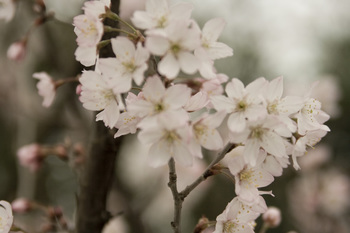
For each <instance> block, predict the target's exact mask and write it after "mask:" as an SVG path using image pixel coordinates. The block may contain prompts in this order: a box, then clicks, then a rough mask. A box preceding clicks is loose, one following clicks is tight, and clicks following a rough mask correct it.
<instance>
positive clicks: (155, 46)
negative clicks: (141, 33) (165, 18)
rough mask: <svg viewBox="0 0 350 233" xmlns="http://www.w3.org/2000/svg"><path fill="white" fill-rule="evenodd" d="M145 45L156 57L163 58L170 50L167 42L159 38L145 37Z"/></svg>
mask: <svg viewBox="0 0 350 233" xmlns="http://www.w3.org/2000/svg"><path fill="white" fill-rule="evenodd" d="M145 44H146V48H147V49H148V50H149V51H150V52H151V53H152V54H154V55H157V56H163V55H164V54H165V53H166V52H167V51H168V50H169V48H170V43H169V41H168V40H167V39H166V38H164V37H161V36H150V37H147V38H146V42H145Z"/></svg>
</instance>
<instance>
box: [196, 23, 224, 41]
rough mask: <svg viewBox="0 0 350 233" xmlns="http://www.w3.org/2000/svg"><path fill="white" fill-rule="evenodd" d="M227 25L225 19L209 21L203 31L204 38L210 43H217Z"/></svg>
mask: <svg viewBox="0 0 350 233" xmlns="http://www.w3.org/2000/svg"><path fill="white" fill-rule="evenodd" d="M225 25H226V22H225V20H224V19H223V18H214V19H211V20H209V21H207V22H206V23H205V24H204V26H203V29H202V37H203V38H204V39H205V41H208V42H215V41H217V39H218V38H219V36H220V35H221V33H222V30H224V27H225Z"/></svg>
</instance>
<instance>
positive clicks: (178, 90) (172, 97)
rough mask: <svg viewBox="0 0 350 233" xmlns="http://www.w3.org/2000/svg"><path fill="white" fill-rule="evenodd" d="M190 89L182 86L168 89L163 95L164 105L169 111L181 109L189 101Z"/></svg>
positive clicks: (178, 85)
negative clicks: (167, 106) (168, 107)
mask: <svg viewBox="0 0 350 233" xmlns="http://www.w3.org/2000/svg"><path fill="white" fill-rule="evenodd" d="M190 96H191V89H190V88H188V87H187V86H186V85H184V84H177V85H174V86H171V87H169V88H168V89H167V90H166V92H165V94H164V98H163V101H164V104H166V105H169V106H170V108H171V109H176V108H180V107H183V106H184V105H185V104H186V103H187V101H188V100H189V99H190Z"/></svg>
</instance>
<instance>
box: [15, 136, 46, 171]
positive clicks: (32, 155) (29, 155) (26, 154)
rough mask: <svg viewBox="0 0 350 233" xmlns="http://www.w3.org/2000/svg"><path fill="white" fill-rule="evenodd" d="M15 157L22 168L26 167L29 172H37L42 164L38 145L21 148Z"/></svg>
mask: <svg viewBox="0 0 350 233" xmlns="http://www.w3.org/2000/svg"><path fill="white" fill-rule="evenodd" d="M17 157H18V159H19V162H20V164H21V165H22V166H24V167H28V168H29V169H30V170H31V171H37V170H38V169H39V168H40V166H41V162H42V156H41V152H40V145H39V144H36V143H34V144H30V145H26V146H23V147H21V148H20V149H19V150H18V151H17Z"/></svg>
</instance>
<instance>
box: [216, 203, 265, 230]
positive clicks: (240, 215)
mask: <svg viewBox="0 0 350 233" xmlns="http://www.w3.org/2000/svg"><path fill="white" fill-rule="evenodd" d="M254 207H255V206H248V205H245V204H243V203H241V202H240V201H239V200H238V198H234V199H233V200H232V201H231V202H229V203H228V205H227V206H226V208H225V210H224V212H223V213H222V214H220V215H219V216H217V218H216V225H215V231H214V232H213V233H231V232H241V233H254V227H253V224H252V223H253V221H254V220H255V219H256V218H257V217H258V216H259V215H260V211H255V208H254Z"/></svg>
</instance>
